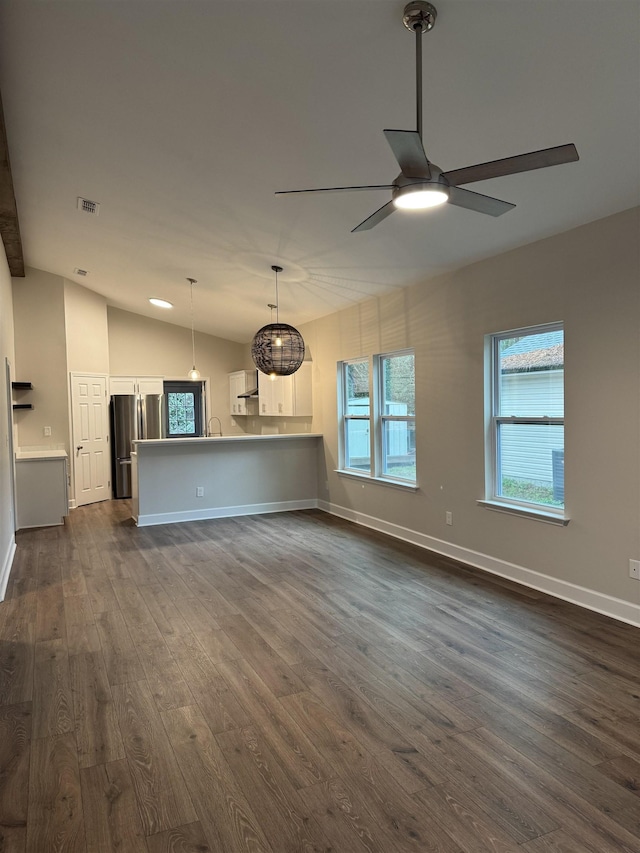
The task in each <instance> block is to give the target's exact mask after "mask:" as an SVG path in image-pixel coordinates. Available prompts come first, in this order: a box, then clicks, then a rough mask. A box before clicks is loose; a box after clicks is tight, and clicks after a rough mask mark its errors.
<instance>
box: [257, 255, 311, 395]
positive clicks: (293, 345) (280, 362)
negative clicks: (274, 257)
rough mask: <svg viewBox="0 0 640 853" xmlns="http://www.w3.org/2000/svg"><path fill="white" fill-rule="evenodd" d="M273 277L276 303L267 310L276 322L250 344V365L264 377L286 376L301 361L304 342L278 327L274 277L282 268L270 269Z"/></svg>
mask: <svg viewBox="0 0 640 853" xmlns="http://www.w3.org/2000/svg"><path fill="white" fill-rule="evenodd" d="M271 269H272V270H273V271H274V273H275V274H276V301H275V305H271V304H269V308H271V309H272V310H273V308H275V309H276V322H275V323H269V325H267V326H263V327H262V328H261V329H259V330H258V331H257V332H256V334H255V336H254V338H253V341H252V343H251V358H252V359H253V363H254V364H255V366H256V367H257V368H258V370H260V371H262V373H266V374H267V376H271V377H272V378H275V377H276V376H290V375H291V374H292V373H295V372H296V370H297V369H298V368H299V367H300V365H301V364H302V362H303V361H304V340H303V339H302V335H301V334H300V332H299V331H298V330H297V329H294V327H293V326H289V325H288V324H287V323H281V322H280V319H279V316H278V273H279V272H282V267H278V266H272V267H271Z"/></svg>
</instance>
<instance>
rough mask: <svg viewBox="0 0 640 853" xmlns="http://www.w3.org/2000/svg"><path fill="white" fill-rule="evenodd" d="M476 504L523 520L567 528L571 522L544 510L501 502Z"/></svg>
mask: <svg viewBox="0 0 640 853" xmlns="http://www.w3.org/2000/svg"><path fill="white" fill-rule="evenodd" d="M476 503H477V504H478V506H483V507H484V508H485V509H490V510H493V511H494V512H504V513H506V514H507V515H519V516H521V517H522V518H531V519H533V520H534V521H542V522H545V523H546V524H559V525H560V526H562V527H566V526H567V524H569V522H570V521H571V519H570V518H566V517H565V516H564V515H557V514H556V513H555V512H546V511H545V510H543V509H530V508H528V507H521V506H514V505H513V504H506V503H501V502H500V501H476Z"/></svg>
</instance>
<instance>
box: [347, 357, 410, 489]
mask: <svg viewBox="0 0 640 853" xmlns="http://www.w3.org/2000/svg"><path fill="white" fill-rule="evenodd" d="M340 395H341V405H340V411H341V415H342V447H341V468H342V470H344V471H347V472H349V471H352V472H353V473H358V474H362V475H365V476H369V477H372V478H375V479H382V480H393V481H398V482H405V483H407V484H408V483H412V484H415V482H416V441H415V359H414V354H413V352H409V351H404V352H398V353H387V354H384V355H376V356H374V357H373V359H372V361H371V362H370V360H369V359H356V360H353V361H344V362H341V364H340Z"/></svg>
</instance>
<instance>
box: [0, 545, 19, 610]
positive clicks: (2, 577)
mask: <svg viewBox="0 0 640 853" xmlns="http://www.w3.org/2000/svg"><path fill="white" fill-rule="evenodd" d="M15 553H16V537H15V536H14V537H13V539H12V540H11V543H10V545H9V550H8V551H7V553H6V555H5V558H4V563H3V565H2V570H1V571H0V601H4V594H5V592H6V591H7V584H8V583H9V573H10V572H11V566H12V565H13V558H14V556H15Z"/></svg>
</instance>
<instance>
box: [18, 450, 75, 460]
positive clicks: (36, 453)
mask: <svg viewBox="0 0 640 853" xmlns="http://www.w3.org/2000/svg"><path fill="white" fill-rule="evenodd" d="M66 458H67V451H66V450H16V462H25V461H28V460H30V459H66Z"/></svg>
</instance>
